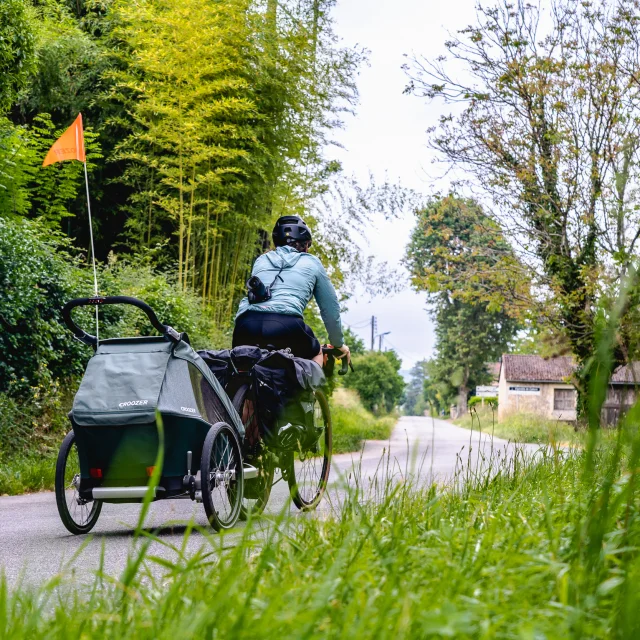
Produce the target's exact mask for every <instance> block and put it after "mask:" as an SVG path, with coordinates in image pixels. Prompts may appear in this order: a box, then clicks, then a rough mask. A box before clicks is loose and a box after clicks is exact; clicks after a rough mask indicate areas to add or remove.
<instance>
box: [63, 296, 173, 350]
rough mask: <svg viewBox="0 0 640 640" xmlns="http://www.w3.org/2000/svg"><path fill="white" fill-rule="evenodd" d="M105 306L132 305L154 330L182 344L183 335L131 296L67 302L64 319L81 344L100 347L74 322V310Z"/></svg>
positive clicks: (147, 306)
mask: <svg viewBox="0 0 640 640" xmlns="http://www.w3.org/2000/svg"><path fill="white" fill-rule="evenodd" d="M104 304H130V305H132V306H134V307H138V309H140V310H141V311H144V313H146V315H147V318H149V321H150V322H151V324H152V325H153V328H154V329H156V331H158V332H159V333H161V334H162V335H163V336H164V337H165V338H166V339H167V340H172V341H173V342H180V340H181V335H180V334H179V333H178V332H177V331H176V330H175V329H174V328H173V327H170V326H169V325H167V324H162V323H161V322H160V320H158V317H157V316H156V314H155V312H154V310H153V309H152V308H151V307H150V306H149V305H148V304H147V303H146V302H142V300H138V299H137V298H131V297H129V296H107V297H106V298H103V297H100V296H94V297H93V298H76V299H75V300H70V301H69V302H67V304H65V305H64V307H63V309H62V319H63V320H64V323H65V324H66V325H67V327H68V328H69V330H70V331H71V333H73V335H74V336H75V337H76V339H77V340H80V342H82V343H84V344H86V345H88V346H90V347H96V346H97V345H98V339H97V338H96V336H92V335H91V334H90V333H87V332H86V331H84V330H83V329H81V328H80V327H79V326H78V325H77V324H76V323H75V322H74V321H73V318H72V317H71V312H72V311H73V309H75V308H76V307H90V306H96V307H97V306H102V305H104Z"/></svg>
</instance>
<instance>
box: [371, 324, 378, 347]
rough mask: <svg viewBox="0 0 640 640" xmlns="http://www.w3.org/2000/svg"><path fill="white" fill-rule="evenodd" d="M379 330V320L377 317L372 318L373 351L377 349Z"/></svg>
mask: <svg viewBox="0 0 640 640" xmlns="http://www.w3.org/2000/svg"><path fill="white" fill-rule="evenodd" d="M377 330H378V320H377V319H376V317H375V316H371V351H373V349H374V348H375V344H376V331H377Z"/></svg>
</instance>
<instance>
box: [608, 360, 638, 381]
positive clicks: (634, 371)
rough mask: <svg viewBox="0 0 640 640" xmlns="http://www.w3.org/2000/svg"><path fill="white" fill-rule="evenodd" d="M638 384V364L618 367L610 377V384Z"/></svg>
mask: <svg viewBox="0 0 640 640" xmlns="http://www.w3.org/2000/svg"><path fill="white" fill-rule="evenodd" d="M625 383H626V384H640V362H634V363H633V364H632V365H629V364H625V365H624V366H622V367H618V369H616V370H615V371H614V372H613V375H612V376H611V384H625Z"/></svg>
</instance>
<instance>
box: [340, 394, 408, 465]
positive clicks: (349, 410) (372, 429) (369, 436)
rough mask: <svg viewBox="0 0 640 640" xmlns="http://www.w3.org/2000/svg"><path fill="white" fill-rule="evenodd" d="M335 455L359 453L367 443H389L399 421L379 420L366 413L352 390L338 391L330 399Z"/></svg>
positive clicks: (394, 418) (392, 417)
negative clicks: (351, 452)
mask: <svg viewBox="0 0 640 640" xmlns="http://www.w3.org/2000/svg"><path fill="white" fill-rule="evenodd" d="M331 418H332V420H333V452H334V453H347V452H349V451H358V450H359V449H360V448H361V447H362V443H363V441H364V440H387V439H388V438H389V436H390V435H391V431H392V430H393V427H394V425H395V423H396V422H397V418H396V417H395V416H393V415H389V416H382V417H381V418H378V417H376V416H374V415H373V414H372V413H371V412H370V411H367V410H366V409H365V408H364V406H363V405H362V402H361V400H360V398H359V397H358V394H357V393H356V392H355V391H353V390H352V389H343V388H337V389H336V390H335V391H334V393H333V396H332V397H331Z"/></svg>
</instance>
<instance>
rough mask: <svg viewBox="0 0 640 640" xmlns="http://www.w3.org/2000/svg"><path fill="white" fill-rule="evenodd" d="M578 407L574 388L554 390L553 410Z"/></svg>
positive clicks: (569, 409) (570, 409) (567, 409)
mask: <svg viewBox="0 0 640 640" xmlns="http://www.w3.org/2000/svg"><path fill="white" fill-rule="evenodd" d="M575 408H576V392H575V390H574V389H554V390H553V410H554V411H573V410H574V409H575Z"/></svg>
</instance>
